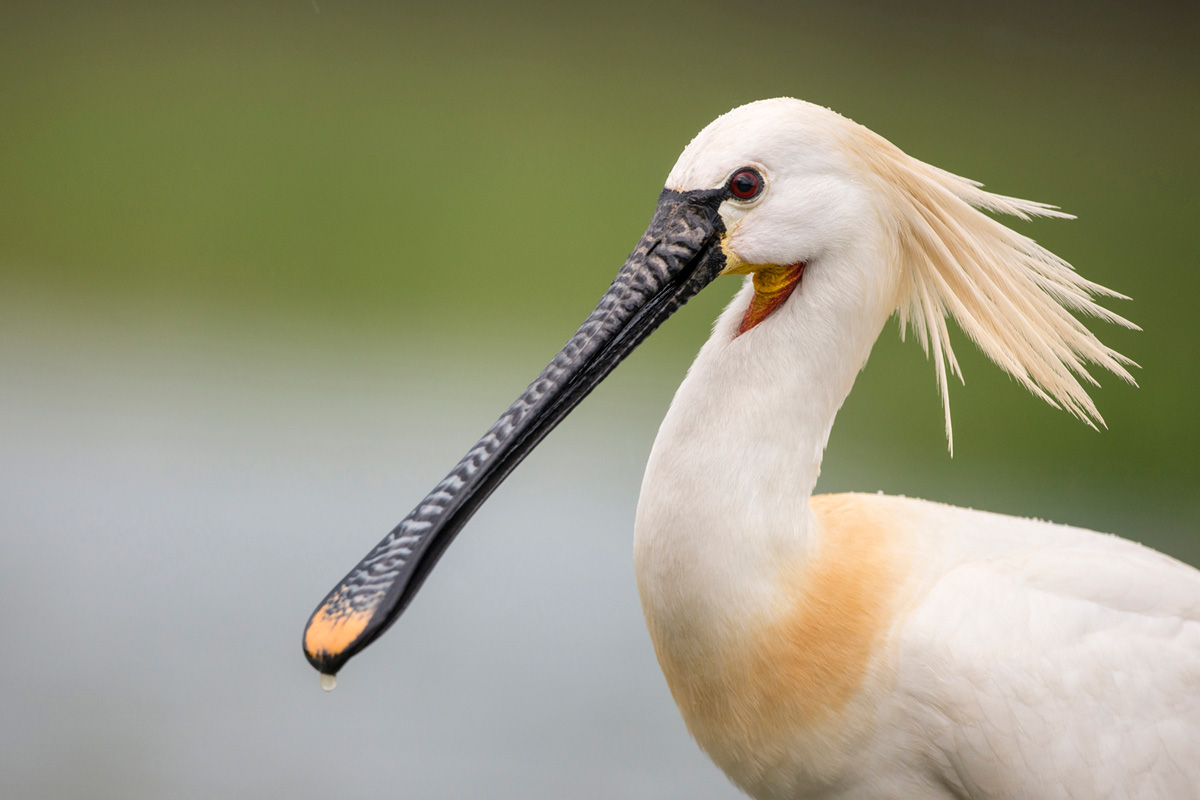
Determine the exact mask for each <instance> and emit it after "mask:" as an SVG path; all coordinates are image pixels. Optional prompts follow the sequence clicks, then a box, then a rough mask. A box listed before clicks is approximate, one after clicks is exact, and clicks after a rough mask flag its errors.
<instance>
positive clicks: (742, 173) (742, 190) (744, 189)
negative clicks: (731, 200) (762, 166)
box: [729, 167, 763, 200]
mask: <svg viewBox="0 0 1200 800" xmlns="http://www.w3.org/2000/svg"><path fill="white" fill-rule="evenodd" d="M762 189H763V179H762V175H759V174H758V170H756V169H750V168H749V167H746V168H745V169H739V170H738V171H737V172H735V173H733V177H731V178H730V179H729V193H730V194H732V195H733V196H734V197H736V198H737V199H738V200H749V199H751V198H754V197H758V195H759V194H760V193H761V192H762Z"/></svg>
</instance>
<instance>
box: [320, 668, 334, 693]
mask: <svg viewBox="0 0 1200 800" xmlns="http://www.w3.org/2000/svg"><path fill="white" fill-rule="evenodd" d="M321 688H322V689H324V690H325V691H327V692H332V691H333V690H334V689H335V688H337V675H326V674H325V673H324V672H322V673H321Z"/></svg>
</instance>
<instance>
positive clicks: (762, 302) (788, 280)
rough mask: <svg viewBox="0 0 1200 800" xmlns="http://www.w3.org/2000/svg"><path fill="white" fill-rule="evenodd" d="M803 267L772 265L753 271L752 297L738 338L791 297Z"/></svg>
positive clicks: (796, 264) (740, 326) (798, 265)
mask: <svg viewBox="0 0 1200 800" xmlns="http://www.w3.org/2000/svg"><path fill="white" fill-rule="evenodd" d="M804 266H805V262H803V261H799V262H797V263H795V264H792V265H790V266H776V265H774V264H772V265H771V266H768V267H763V268H762V269H759V270H755V272H754V297H753V298H752V299H751V300H750V307H749V308H747V309H746V314H745V316H743V317H742V324H741V325H739V326H738V332H737V335H738V336H741V335H742V334H743V333H745V332H746V331H748V330H750V329H751V328H753V327H754V326H755V325H757V324H758V323H760V322H762V321H763V320H764V319H766V318H767V317H769V316H771V315H772V314H774V313H775V311H776V310H777V309H778V308H779V307H780V306H781V305H783V302H784V301H785V300H787V299H788V298H789V297H791V296H792V292H793V291H795V289H796V286H798V285H799V283H800V276H801V275H803V274H804Z"/></svg>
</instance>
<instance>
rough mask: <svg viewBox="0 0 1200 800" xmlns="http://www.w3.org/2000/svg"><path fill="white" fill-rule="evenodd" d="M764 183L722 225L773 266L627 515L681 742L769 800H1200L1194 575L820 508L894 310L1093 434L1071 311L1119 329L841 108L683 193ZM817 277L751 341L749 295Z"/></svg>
mask: <svg viewBox="0 0 1200 800" xmlns="http://www.w3.org/2000/svg"><path fill="white" fill-rule="evenodd" d="M742 167H752V168H754V169H757V170H758V171H759V172H760V173H761V175H762V177H763V179H764V181H765V188H764V189H763V191H762V193H761V195H759V196H757V197H755V198H754V199H753V200H751V201H749V202H738V201H736V200H729V201H726V202H725V203H723V204H722V206H721V209H720V213H721V217H722V220H723V222H724V225H725V228H726V230H727V233H726V235H725V238H724V240H723V242H722V247H723V249H724V251H725V255H726V258H727V261H728V267H727V271H729V272H743V273H755V278H753V279H751V278H747V280H746V285H745V287H744V288H743V290H742V291H741V292H740V293H739V294H738V295H737V297H736V298H735V299H734V300H733V302H732V303H731V304H730V306H729V307H728V309H727V310H726V311H725V313H724V314H723V315H722V316H721V318H720V319H719V320H718V322H717V324H716V326H715V329H714V331H713V334H712V337H711V338H710V339H709V341H708V342H707V343H706V344H705V346H704V347H703V349H702V350H701V352H700V354H699V356H698V357H697V359H696V362H695V364H694V365H693V366H692V368H691V370H690V371H689V373H688V376H687V378H686V379H685V380H684V382H683V384H682V385H681V386H680V388H679V391H678V393H677V394H676V396H675V399H674V401H673V402H672V404H671V408H670V410H669V412H668V413H667V416H666V419H665V420H664V421H663V424H662V428H661V430H660V431H659V435H658V438H657V439H656V441H655V444H654V449H653V452H652V454H651V457H650V461H649V464H648V465H647V469H646V475H645V479H644V483H643V486H642V494H641V500H640V502H639V506H638V514H637V524H636V535H635V565H636V569H637V577H638V586H639V591H640V593H641V597H642V604H643V609H644V611H645V615H646V622H647V625H648V628H649V630H650V634H651V637H652V639H653V640H654V644H655V648H656V652H657V653H658V657H659V661H660V663H661V664H662V667H663V670H664V674H665V675H666V677H667V681H668V684H669V685H670V687H671V691H672V694H673V695H674V697H675V700H676V702H677V704H678V705H679V707H680V711H681V713H682V715H683V717H684V720H685V722H686V723H687V726H688V729H689V730H690V731H691V733H692V734H693V736H695V737H696V739H697V741H698V742H699V743H700V745H701V746H702V747H703V748H704V749H705V751H706V752H707V753H708V754H709V755H710V756H711V757H712V758H713V760H714V761H715V762H716V763H717V764H718V765H719V766H720V767H721V768H722V769H723V770H725V772H726V773H727V774H728V775H729V776H730V778H731V779H732V780H733V781H734V782H735V783H736V784H737V785H738V786H740V787H741V788H742V789H744V790H745V791H747V792H748V793H749V794H751V795H753V796H754V797H757V798H779V799H780V800H784V799H786V800H795V798H802V797H855V798H925V797H956V798H975V799H980V798H1100V797H1104V798H1110V797H1111V798H1120V797H1129V798H1158V797H1164V798H1188V797H1200V572H1197V571H1196V570H1194V569H1192V568H1191V567H1188V566H1185V565H1183V564H1181V563H1179V562H1176V561H1174V560H1172V559H1170V558H1167V557H1166V556H1163V555H1160V554H1158V553H1156V552H1154V551H1151V550H1149V549H1147V548H1144V547H1141V546H1140V545H1137V544H1133V543H1131V542H1129V541H1126V540H1123V539H1119V538H1116V537H1113V536H1108V535H1104V534H1098V533H1093V532H1090V531H1084V530H1080V529H1076V528H1070V527H1065V526H1059V525H1052V524H1048V523H1043V522H1037V521H1032V520H1025V519H1016V518H1011V517H1004V516H999V515H994V514H987V513H982V512H977V511H967V510H964V509H958V508H953V507H949V506H944V505H939V504H935V503H930V502H926V501H920V500H910V499H903V498H894V497H883V496H876V495H855V494H851V495H833V496H830V495H826V496H817V497H811V493H812V490H813V487H814V486H815V484H816V480H817V475H818V473H819V471H820V463H821V456H822V452H823V450H824V447H825V444H826V441H827V439H828V436H829V431H830V428H831V427H832V425H833V420H834V416H835V414H836V413H837V410H838V408H839V407H840V406H841V404H842V402H843V400H844V399H845V397H846V395H847V394H848V393H849V391H850V388H851V385H852V384H853V382H854V378H855V376H856V375H857V373H858V372H859V370H860V369H861V368H862V367H863V365H864V364H865V362H866V360H867V356H868V354H869V353H870V350H871V346H872V345H873V343H874V341H875V339H876V338H877V336H878V334H879V332H880V330H881V329H882V327H883V325H884V324H885V322H886V321H887V319H888V318H889V316H890V315H891V314H892V313H893V312H895V311H897V310H899V312H900V316H901V320H902V324H903V323H904V322H907V323H908V324H910V325H911V326H912V328H913V329H914V330H915V331H916V334H917V336H918V338H919V339H920V340H921V341H922V343H924V344H926V345H927V346H928V348H929V349H931V350H932V353H933V355H934V360H935V363H936V365H937V367H936V368H937V373H938V380H939V384H940V387H941V391H942V394H943V397H944V398H945V400H946V422H947V435H948V436H949V434H950V422H949V403H948V397H947V394H946V392H947V380H946V375H947V371H950V372H953V371H956V365H955V361H954V356H953V352H952V350H951V349H950V342H949V339H948V335H947V328H946V321H945V317H946V315H947V314H952V315H953V316H954V317H955V318H956V320H957V321H958V323H959V324H960V326H961V327H962V328H963V329H964V330H965V331H966V333H967V334H968V335H969V336H970V337H971V339H972V340H973V341H975V342H976V344H978V345H979V346H980V347H981V349H982V350H983V351H984V352H985V353H987V354H988V356H989V357H991V358H992V359H993V360H994V361H995V362H996V363H997V364H998V365H999V366H1000V367H1002V368H1003V369H1005V370H1006V371H1008V372H1009V373H1010V374H1012V375H1013V376H1014V377H1016V378H1017V379H1018V380H1019V381H1020V382H1021V383H1022V384H1023V385H1025V386H1026V387H1027V388H1029V389H1030V390H1031V391H1033V392H1034V393H1036V394H1037V395H1039V396H1041V397H1042V398H1043V399H1045V400H1047V401H1048V402H1050V403H1052V404H1055V405H1059V406H1061V407H1063V408H1065V409H1066V410H1068V411H1070V412H1071V413H1073V414H1075V415H1076V416H1078V417H1080V418H1082V419H1085V420H1096V421H1099V419H1100V416H1099V413H1098V412H1097V410H1096V408H1095V406H1094V405H1093V404H1092V402H1091V400H1090V399H1089V398H1088V395H1087V392H1086V391H1085V389H1084V388H1083V385H1082V384H1081V383H1080V379H1081V378H1082V379H1083V380H1084V381H1090V380H1091V378H1090V376H1089V375H1088V374H1087V372H1086V370H1085V364H1086V363H1089V362H1090V363H1093V364H1096V365H1098V366H1100V367H1102V368H1104V369H1106V370H1109V371H1111V372H1114V373H1115V374H1117V375H1119V376H1121V377H1122V378H1125V379H1129V375H1128V373H1127V372H1126V370H1125V368H1124V365H1126V364H1129V363H1130V362H1128V360H1127V359H1125V358H1123V357H1122V356H1120V355H1119V354H1118V353H1116V352H1114V351H1112V350H1111V349H1109V348H1107V347H1106V346H1104V345H1103V344H1101V343H1100V342H1099V341H1098V340H1097V339H1096V337H1095V336H1094V335H1093V334H1092V333H1091V332H1090V331H1088V330H1087V328H1086V327H1084V326H1083V325H1082V324H1081V323H1080V322H1078V321H1077V320H1076V319H1075V318H1074V317H1073V316H1072V315H1071V313H1070V312H1071V311H1076V312H1083V313H1085V314H1088V315H1091V316H1095V317H1098V318H1100V319H1103V320H1106V321H1110V322H1117V323H1123V324H1128V323H1125V321H1124V320H1122V319H1121V318H1120V317H1118V316H1116V315H1115V314H1113V313H1111V312H1109V311H1107V310H1105V309H1103V308H1101V307H1100V306H1098V305H1097V304H1096V303H1095V302H1094V301H1093V300H1092V296H1093V295H1109V296H1119V295H1116V293H1114V292H1111V291H1109V290H1107V289H1104V288H1103V287H1100V286H1098V285H1096V284H1094V283H1091V282H1089V281H1087V280H1085V279H1083V278H1082V277H1080V276H1079V275H1078V274H1077V273H1075V272H1074V270H1072V269H1071V267H1070V266H1069V265H1068V264H1066V263H1065V262H1064V261H1062V260H1061V259H1059V258H1057V257H1056V256H1054V255H1053V254H1051V253H1049V252H1048V251H1046V250H1044V249H1043V248H1041V247H1039V246H1038V245H1036V244H1035V243H1034V242H1032V241H1031V240H1030V239H1028V238H1026V237H1024V236H1021V235H1019V234H1017V233H1015V232H1013V231H1011V230H1009V229H1008V228H1006V227H1004V226H1003V225H1001V224H1000V223H998V222H996V221H995V220H993V219H991V218H989V217H988V216H986V215H984V214H982V213H980V211H978V210H977V209H979V208H982V209H986V210H989V211H994V212H1002V213H1008V214H1016V215H1018V216H1021V217H1025V216H1028V215H1049V216H1064V215H1062V214H1061V213H1059V212H1057V211H1056V210H1054V209H1052V208H1050V207H1048V206H1045V205H1042V204H1039V203H1031V202H1028V201H1024V200H1017V199H1014V198H1008V197H1001V196H998V195H993V194H990V193H988V192H985V191H983V190H982V189H981V188H980V187H979V185H978V184H975V183H973V182H971V181H967V180H965V179H963V178H959V177H956V176H953V175H950V174H949V173H946V172H943V171H941V170H938V169H936V168H934V167H931V166H929V165H926V164H924V163H922V162H920V161H917V160H916V159H913V158H911V157H909V156H907V155H905V154H904V153H902V152H901V151H899V150H898V149H897V148H895V147H894V146H893V145H891V144H890V143H888V142H887V141H885V140H884V139H882V138H881V137H879V136H877V135H875V134H873V133H871V132H870V131H868V130H866V129H865V128H862V127H861V126H858V125H856V124H855V123H853V122H850V121H849V120H846V119H845V118H843V117H840V116H838V115H837V114H835V113H833V112H831V111H828V110H826V109H823V108H819V107H816V106H813V105H810V104H808V103H803V102H800V101H797V100H790V99H779V100H770V101H763V102H760V103H754V104H751V105H748V106H744V107H742V108H739V109H735V110H734V111H732V112H730V113H729V114H726V115H725V116H723V117H721V118H720V119H718V120H716V121H715V122H714V123H712V124H711V125H710V126H708V127H707V128H706V129H705V130H704V131H702V132H701V133H700V134H699V135H698V136H697V137H696V139H695V140H694V141H693V142H692V143H691V144H690V145H689V146H688V148H687V149H686V150H685V151H684V152H683V154H682V155H681V157H680V159H679V162H678V163H677V164H676V166H675V168H674V169H673V170H672V172H671V174H670V177H669V178H668V181H667V188H668V189H672V190H676V191H693V190H707V189H712V188H715V187H720V186H722V185H723V184H724V183H725V182H727V181H728V180H729V176H730V175H731V173H733V172H734V171H736V170H738V169H739V168H742ZM797 264H802V265H803V267H802V273H797V274H800V278H799V281H798V283H796V284H795V288H794V291H792V293H791V295H790V297H788V299H787V300H786V302H783V303H782V304H780V305H778V306H777V307H774V306H773V307H772V310H770V311H768V313H767V315H766V316H765V317H763V318H761V319H759V318H757V317H756V318H755V322H754V324H752V325H750V326H749V328H748V329H747V328H746V320H747V319H748V317H747V315H748V311H749V309H750V308H751V306H752V304H753V303H754V302H755V298H756V292H759V291H760V290H761V288H762V287H761V286H757V287H756V281H757V279H758V278H759V277H760V276H761V275H766V274H768V273H770V271H771V270H778V269H779V268H780V265H797Z"/></svg>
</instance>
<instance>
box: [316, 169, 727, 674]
mask: <svg viewBox="0 0 1200 800" xmlns="http://www.w3.org/2000/svg"><path fill="white" fill-rule="evenodd" d="M728 196H729V195H728V193H727V190H725V189H716V190H711V191H695V192H675V191H670V190H665V191H663V193H662V195H660V196H659V199H658V208H657V210H656V211H655V213H654V218H653V219H652V220H651V221H650V226H649V227H648V228H647V229H646V233H645V235H644V236H642V239H641V241H640V242H638V245H637V247H636V248H634V251H633V253H631V254H630V256H629V258H628V259H627V260H626V261H625V265H624V266H623V267H621V270H620V272H618V273H617V277H616V278H615V279H614V280H613V282H612V285H611V286H610V287H609V289H608V291H607V292H605V294H604V296H603V297H602V298H600V303H599V304H598V305H597V306H596V310H595V311H593V312H592V313H591V315H590V316H588V318H587V320H586V321H585V322H584V323H583V325H581V326H580V327H579V330H578V331H576V332H575V335H574V336H572V337H571V340H570V341H569V342H567V344H566V346H565V347H564V348H563V349H562V350H561V351H560V352H559V354H558V355H556V356H555V357H554V359H553V360H552V361H551V362H550V364H549V365H548V366H547V367H546V368H545V369H544V370H542V374H541V375H539V376H538V377H537V380H535V381H534V382H533V383H532V384H530V385H529V388H528V389H526V390H525V392H524V393H523V394H522V395H521V396H520V397H518V398H517V401H516V402H515V403H513V404H512V406H511V407H510V408H509V409H508V410H507V411H505V412H504V414H503V416H501V417H500V419H498V420H497V421H496V424H494V425H493V426H492V427H491V429H490V430H489V431H488V432H487V433H486V434H484V436H483V438H482V439H480V440H479V442H478V443H477V444H476V445H475V446H474V447H472V448H471V450H470V452H468V453H467V454H466V455H465V456H463V459H462V460H461V461H459V462H458V464H457V465H456V466H455V467H454V469H452V470H451V471H450V474H449V475H447V476H446V477H445V478H444V479H443V480H442V481H441V483H439V484H438V485H437V486H435V487H434V489H433V491H432V492H430V493H429V495H428V496H427V497H426V498H425V499H424V500H422V501H421V502H420V504H418V505H417V507H416V508H415V509H413V510H412V512H411V513H409V515H408V516H407V517H405V518H404V519H403V520H402V521H401V522H400V524H399V525H397V526H396V527H395V528H393V529H392V532H391V533H389V534H388V535H387V536H385V537H384V539H383V541H381V542H380V543H379V544H377V545H376V546H375V548H374V549H373V550H371V552H370V553H368V554H367V556H366V558H364V559H363V560H362V561H360V562H359V563H358V566H356V567H355V568H354V569H352V570H350V572H349V574H348V575H346V577H345V578H343V579H342V581H341V583H339V584H338V585H337V586H335V587H334V588H333V591H331V592H330V593H329V594H328V595H326V596H325V599H324V600H322V601H321V603H320V605H318V606H317V610H316V611H314V612H313V614H312V616H311V617H310V618H309V620H308V625H307V627H306V628H305V631H304V653H305V655H306V656H307V657H308V660H309V662H310V663H311V664H312V665H313V666H314V667H316V668H317V669H318V670H320V672H321V673H322V674H325V675H334V674H336V673H337V671H338V670H339V669H341V667H342V665H343V664H345V663H346V661H347V660H349V658H350V657H351V656H353V655H354V654H355V653H357V652H358V651H360V650H362V649H363V648H364V647H366V646H367V645H369V644H370V643H371V642H372V641H374V640H375V638H376V637H377V636H379V635H380V634H381V633H383V632H384V631H385V630H387V629H388V626H390V625H391V624H392V623H393V622H395V621H396V618H397V617H399V616H400V613H401V612H402V611H404V609H405V607H406V606H408V604H409V602H410V601H411V600H412V598H413V596H414V595H416V593H417V590H418V589H420V588H421V584H422V583H423V582H424V581H425V578H426V576H428V575H429V573H430V571H431V570H432V569H433V567H434V565H435V564H436V563H437V560H438V558H440V557H441V555H442V553H443V552H444V551H445V549H446V548H447V547H448V546H449V545H450V542H451V541H453V540H454V536H455V534H457V533H458V531H459V530H460V529H461V528H462V526H463V525H464V524H465V523H466V521H467V520H468V519H470V518H471V515H472V514H473V513H475V509H477V508H478V507H479V505H480V504H481V503H482V502H483V501H484V500H486V499H487V498H488V495H490V494H491V493H492V491H493V490H495V488H496V487H497V486H499V485H500V482H501V481H503V480H504V479H505V478H506V477H507V476H508V474H509V473H510V472H512V470H513V469H514V468H515V467H516V466H517V464H519V463H521V459H523V458H525V456H526V455H528V453H529V452H530V451H531V450H532V449H533V448H534V447H536V446H537V444H538V442H540V441H541V440H542V438H543V437H545V436H546V434H548V433H549V432H550V431H551V430H552V429H553V428H554V426H555V425H557V424H558V423H559V422H560V421H562V419H563V418H564V417H565V416H566V415H567V414H568V413H570V411H571V409H573V408H575V406H576V405H578V404H579V402H580V401H581V400H583V398H584V397H586V396H587V394H588V392H590V391H591V390H592V389H594V388H595V387H596V385H597V384H599V383H600V381H602V380H604V378H605V377H606V376H607V375H608V373H610V372H611V371H612V370H613V369H614V368H615V367H616V366H617V364H619V363H621V360H622V359H624V358H625V357H626V356H627V355H629V354H630V353H631V352H633V349H634V348H636V347H637V346H638V345H639V344H641V342H642V340H644V339H645V338H646V337H647V336H649V335H650V333H651V332H652V331H654V329H655V328H657V327H658V326H659V325H660V324H662V322H663V321H664V320H666V318H667V317H669V316H671V314H673V313H674V312H675V311H676V310H677V309H678V308H679V307H680V306H682V305H683V304H684V303H686V302H687V301H688V300H689V299H691V298H692V297H693V296H694V295H695V294H696V293H697V292H699V291H700V290H701V289H703V288H704V287H705V286H707V285H708V284H709V283H710V282H711V281H712V280H713V279H714V278H715V277H717V275H719V274H720V273H721V270H722V269H723V268H724V266H725V256H724V254H723V253H722V250H721V244H720V240H721V236H722V235H723V233H724V231H725V227H724V225H723V223H722V222H721V217H720V215H719V214H718V212H717V209H718V207H719V206H720V204H721V202H722V201H724V200H725V199H726V198H727V197H728Z"/></svg>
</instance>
